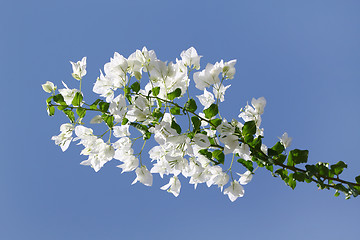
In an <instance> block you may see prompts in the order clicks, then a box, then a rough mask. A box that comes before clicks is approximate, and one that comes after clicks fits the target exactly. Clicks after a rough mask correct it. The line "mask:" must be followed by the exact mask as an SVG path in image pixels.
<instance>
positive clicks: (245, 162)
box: [237, 158, 254, 172]
mask: <svg viewBox="0 0 360 240" xmlns="http://www.w3.org/2000/svg"><path fill="white" fill-rule="evenodd" d="M237 161H238V162H239V163H241V165H243V166H244V167H245V168H246V169H247V170H249V171H250V172H252V171H253V170H254V166H253V162H252V161H250V160H245V159H242V158H240V159H238V160H237Z"/></svg>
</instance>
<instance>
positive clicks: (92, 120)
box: [90, 115, 104, 124]
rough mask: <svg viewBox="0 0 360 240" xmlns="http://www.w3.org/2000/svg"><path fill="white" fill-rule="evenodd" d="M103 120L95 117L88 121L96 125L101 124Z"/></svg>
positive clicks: (99, 116)
mask: <svg viewBox="0 0 360 240" xmlns="http://www.w3.org/2000/svg"><path fill="white" fill-rule="evenodd" d="M103 121H104V120H103V119H102V117H101V115H96V116H95V117H93V118H92V119H91V120H90V123H93V124H96V123H102V122H103Z"/></svg>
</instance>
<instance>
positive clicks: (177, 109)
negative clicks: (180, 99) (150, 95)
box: [170, 106, 181, 115]
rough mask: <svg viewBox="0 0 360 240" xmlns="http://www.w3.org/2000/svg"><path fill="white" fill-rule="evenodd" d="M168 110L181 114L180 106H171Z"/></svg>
mask: <svg viewBox="0 0 360 240" xmlns="http://www.w3.org/2000/svg"><path fill="white" fill-rule="evenodd" d="M170 112H171V114H173V115H181V112H180V108H179V107H177V106H173V107H172V108H170Z"/></svg>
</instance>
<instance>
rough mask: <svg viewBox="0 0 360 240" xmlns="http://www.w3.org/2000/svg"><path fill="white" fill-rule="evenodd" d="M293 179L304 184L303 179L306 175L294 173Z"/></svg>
mask: <svg viewBox="0 0 360 240" xmlns="http://www.w3.org/2000/svg"><path fill="white" fill-rule="evenodd" d="M293 177H294V179H295V180H297V181H299V182H304V181H305V178H306V174H305V173H303V172H295V173H294V174H293Z"/></svg>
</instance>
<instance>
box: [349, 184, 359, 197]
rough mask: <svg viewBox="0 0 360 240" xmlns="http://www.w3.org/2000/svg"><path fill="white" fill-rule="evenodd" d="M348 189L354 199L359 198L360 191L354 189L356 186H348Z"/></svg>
mask: <svg viewBox="0 0 360 240" xmlns="http://www.w3.org/2000/svg"><path fill="white" fill-rule="evenodd" d="M348 187H349V189H350V191H351V194H352V195H353V196H354V197H357V196H358V195H359V191H358V190H357V189H355V188H354V186H353V185H352V184H348Z"/></svg>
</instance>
